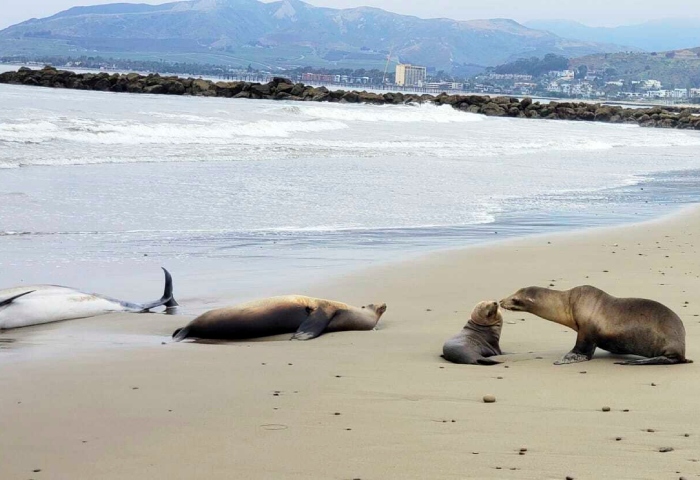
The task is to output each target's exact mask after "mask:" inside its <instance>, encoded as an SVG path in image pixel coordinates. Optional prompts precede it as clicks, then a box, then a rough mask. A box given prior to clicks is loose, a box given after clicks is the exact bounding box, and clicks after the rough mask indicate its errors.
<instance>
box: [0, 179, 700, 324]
mask: <svg viewBox="0 0 700 480" xmlns="http://www.w3.org/2000/svg"><path fill="white" fill-rule="evenodd" d="M99 167H100V166H97V168H99ZM40 168H45V169H50V168H53V167H40ZM88 168H90V169H93V168H95V167H93V166H88ZM652 182H659V183H660V184H661V185H663V184H664V182H667V180H658V179H655V180H653V181H652ZM643 185H644V191H645V194H648V195H650V197H649V199H650V202H651V200H652V199H655V200H654V201H653V202H652V203H651V204H650V205H652V206H651V207H650V206H649V205H647V204H645V203H641V204H639V203H637V204H635V203H630V204H629V205H626V204H620V206H619V209H616V212H615V213H613V214H603V213H602V212H599V211H598V210H596V209H593V210H591V211H587V212H584V213H583V214H582V213H581V212H573V211H572V212H565V211H562V212H557V213H555V214H552V213H548V214H547V215H544V216H542V215H540V214H537V215H534V214H533V213H532V212H531V213H530V214H527V215H521V214H520V213H518V212H514V213H512V214H506V213H499V214H497V215H496V218H495V221H493V222H490V223H484V224H476V225H471V226H463V227H460V228H454V229H452V228H446V227H445V228H442V229H437V230H435V231H430V229H429V230H426V231H422V230H421V229H418V230H412V231H411V233H407V232H403V229H402V230H401V231H402V232H403V233H398V234H397V233H393V234H390V233H387V232H383V231H381V230H373V229H368V230H367V232H366V233H363V232H364V230H361V231H360V232H356V233H355V234H352V235H353V237H352V238H350V239H348V238H346V236H347V234H343V235H341V237H342V238H335V236H334V235H329V234H323V233H321V234H318V235H312V236H308V237H307V236H306V235H305V234H299V235H297V236H292V237H289V236H288V234H285V235H284V236H283V237H280V238H276V239H266V240H265V243H261V244H259V245H258V244H257V243H253V244H252V245H251V246H250V247H245V244H247V243H251V242H254V239H253V238H248V237H247V236H241V235H240V233H234V232H231V233H230V234H229V235H222V236H220V238H219V237H216V238H215V239H212V240H208V241H207V243H203V244H198V245H197V246H196V248H195V246H192V247H191V248H189V249H188V248H184V247H182V246H180V247H179V248H175V249H170V248H168V247H167V246H166V245H165V244H162V245H161V240H153V242H154V243H153V246H152V247H150V248H148V249H147V250H143V252H145V253H146V254H139V255H136V256H134V255H133V250H132V248H133V247H132V244H134V242H136V244H140V243H143V240H139V238H138V237H137V238H132V239H131V240H127V241H126V243H124V246H123V247H120V246H119V245H120V244H122V243H123V242H124V239H122V240H121V241H119V242H116V243H115V240H114V238H121V237H113V235H107V234H105V235H107V236H104V235H102V236H101V235H100V232H94V233H93V234H92V235H91V236H92V237H97V238H95V239H93V240H89V238H86V237H84V236H83V235H80V234H77V235H70V234H65V233H62V234H60V235H51V234H49V235H38V236H32V235H29V236H27V235H9V236H5V237H4V238H2V237H0V240H2V241H3V242H4V246H5V248H6V249H7V252H8V255H9V256H11V257H13V258H14V261H13V262H8V263H7V265H6V268H5V271H4V275H3V276H4V278H5V279H4V283H5V284H6V285H13V284H39V283H47V282H49V283H56V284H61V285H69V286H73V287H75V288H79V289H83V290H85V291H94V292H99V293H102V294H107V295H111V296H114V297H116V298H120V299H124V300H131V301H146V300H149V299H151V297H153V298H155V297H156V296H157V294H158V292H159V289H160V286H161V281H162V275H161V271H160V267H161V266H165V267H166V268H168V269H169V270H170V271H171V272H173V276H174V278H175V295H176V298H177V299H178V300H179V301H180V303H182V304H183V308H182V309H181V310H180V312H181V313H184V314H188V315H197V314H200V313H203V312H204V311H206V310H210V309H212V308H218V307H222V306H225V305H229V304H232V303H241V302H243V301H248V300H252V299H255V298H260V297H264V296H273V295H283V294H292V293H298V292H299V290H302V289H303V290H304V291H306V292H311V293H309V294H310V295H311V296H314V295H313V289H314V287H315V286H317V285H322V284H323V283H326V282H334V281H336V280H337V279H338V278H342V277H343V276H346V275H354V274H357V273H359V272H363V271H366V270H367V269H368V268H382V267H385V266H389V265H396V264H399V265H400V264H402V263H405V262H407V261H408V262H413V261H417V260H420V259H421V258H424V257H427V256H431V255H434V254H438V255H440V254H443V253H449V252H459V251H461V250H463V249H472V248H483V247H487V248H488V247H495V246H499V245H502V244H504V243H507V242H517V241H522V240H527V239H533V238H538V237H542V236H552V235H578V234H581V233H582V232H587V231H589V230H594V231H595V230H597V229H606V228H624V227H627V226H630V225H637V224H640V223H645V222H648V221H651V222H654V221H663V220H664V219H665V218H667V217H669V216H671V217H673V216H675V215H683V212H685V211H687V209H692V208H694V205H696V204H697V203H699V202H700V200H698V199H694V203H692V204H687V203H685V202H687V199H682V198H681V199H677V200H674V198H675V197H673V196H668V197H663V198H662V197H659V198H656V194H655V193H654V191H655V189H654V188H652V186H653V184H649V183H643ZM624 188H629V189H631V190H637V188H638V184H634V185H631V186H628V187H618V188H613V189H611V190H613V191H614V190H618V189H624ZM608 190H609V189H605V190H604V191H608ZM667 190H668V189H667V188H666V189H664V191H666V192H667ZM596 192H597V191H596ZM594 193H595V192H594ZM675 202H678V203H675ZM638 217H641V218H638ZM433 230H434V229H433ZM59 233H60V232H59ZM107 233H109V232H107ZM112 233H115V232H112ZM172 235H173V234H171V233H167V235H166V237H168V238H170V237H172ZM366 235H369V237H367V236H366ZM392 235H393V236H392ZM152 238H155V239H158V238H160V237H158V236H154V237H152ZM172 238H181V244H182V245H185V244H187V242H188V240H187V239H188V238H189V237H187V235H186V234H182V235H180V236H179V237H178V236H177V235H176V236H175V237H172ZM202 238H204V237H202ZM273 240H274V242H273ZM105 242H106V243H105ZM368 242H371V245H369V246H368V245H366V244H367V243H368ZM74 243H75V244H76V245H82V249H81V250H79V251H78V252H82V253H80V257H76V256H75V255H74V254H73V255H71V256H67V255H68V253H66V252H68V251H72V249H71V247H70V245H72V244H74ZM110 244H111V246H110ZM239 244H240V246H239ZM59 245H60V248H61V249H62V251H63V252H64V253H62V254H61V256H60V258H59V257H56V258H55V259H54V258H53V257H50V256H47V257H44V261H42V262H36V261H33V260H32V255H34V253H32V252H36V251H45V252H52V251H53V250H54V249H56V248H59ZM158 245H161V246H160V247H159V246H158ZM219 248H225V250H224V251H223V252H221V253H216V251H217V250H218V249H219ZM259 248H262V249H263V250H259ZM92 251H94V252H99V254H100V256H95V254H91V255H90V254H88V252H92ZM200 252H201V253H200ZM206 252H211V253H210V254H207V253H206ZM208 255H212V256H208ZM52 260H55V262H53V263H52ZM221 262H224V263H223V264H222V263H221ZM222 265H224V266H222ZM86 268H87V269H90V270H92V271H93V272H95V276H94V278H91V279H87V280H86V279H85V278H84V275H83V273H82V272H83V271H84V270H85V269H86ZM47 269H50V271H51V274H50V277H48V278H47V277H46V271H47ZM98 272H102V273H103V274H104V275H100V274H99V273H98Z"/></svg>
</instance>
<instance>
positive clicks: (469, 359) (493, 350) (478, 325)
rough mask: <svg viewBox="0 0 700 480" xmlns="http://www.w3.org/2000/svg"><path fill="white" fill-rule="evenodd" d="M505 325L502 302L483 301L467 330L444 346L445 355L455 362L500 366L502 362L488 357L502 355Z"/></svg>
mask: <svg viewBox="0 0 700 480" xmlns="http://www.w3.org/2000/svg"><path fill="white" fill-rule="evenodd" d="M502 328H503V317H502V316H501V312H500V311H499V309H498V302H479V303H477V304H476V306H475V307H474V310H472V314H471V318H470V319H469V321H468V322H467V324H466V325H465V326H464V329H462V331H461V332H460V333H459V334H458V335H455V336H454V337H452V338H450V339H449V340H448V341H446V342H445V344H444V345H443V346H442V356H443V358H444V359H445V360H449V361H450V362H452V363H467V364H472V365H497V364H499V363H501V362H497V361H496V360H492V359H490V358H486V357H492V356H494V355H501V347H500V346H499V345H498V340H499V339H500V338H501V329H502Z"/></svg>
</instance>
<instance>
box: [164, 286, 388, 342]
mask: <svg viewBox="0 0 700 480" xmlns="http://www.w3.org/2000/svg"><path fill="white" fill-rule="evenodd" d="M385 311H386V304H385V303H382V304H378V305H374V304H370V305H365V306H363V307H362V308H357V307H353V306H350V305H347V304H345V303H341V302H335V301H332V300H323V299H320V298H311V297H305V296H302V295H287V296H282V297H271V298H264V299H261V300H256V301H253V302H249V303H244V304H242V305H236V306H233V307H225V308H219V309H216V310H210V311H208V312H206V313H203V314H202V315H200V316H199V317H197V318H195V319H194V320H192V321H191V322H190V323H189V324H187V326H185V327H184V328H180V329H178V330H175V332H174V333H173V339H174V340H175V341H176V342H179V341H181V340H184V339H186V338H193V337H194V338H207V339H217V340H242V339H246V338H256V337H267V336H270V335H278V334H281V333H291V332H296V333H294V335H293V336H292V340H310V339H312V338H316V337H318V336H319V335H321V334H322V333H325V332H338V331H343V330H372V329H373V328H374V327H376V325H377V322H378V321H379V318H380V317H381V316H382V314H383V313H384V312H385Z"/></svg>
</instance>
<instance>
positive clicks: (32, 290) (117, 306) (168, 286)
mask: <svg viewBox="0 0 700 480" xmlns="http://www.w3.org/2000/svg"><path fill="white" fill-rule="evenodd" d="M163 272H165V291H164V292H163V296H162V297H161V298H160V300H156V301H154V302H149V303H144V304H140V303H131V302H124V301H121V300H117V299H114V298H110V297H106V296H104V295H98V294H96V293H86V292H81V291H80V290H76V289H74V288H69V287H62V286H58V285H27V286H24V287H13V288H7V289H4V290H0V330H4V329H9V328H18V327H27V326H29V325H40V324H43V323H51V322H59V321H61V320H72V319H76V318H85V317H94V316H96V315H102V314H105V313H112V312H135V313H143V312H148V311H150V310H151V309H152V308H156V307H160V306H165V307H166V308H172V307H176V306H177V302H176V301H175V298H174V297H173V279H172V277H171V276H170V273H169V272H168V271H167V270H166V269H165V268H164V269H163Z"/></svg>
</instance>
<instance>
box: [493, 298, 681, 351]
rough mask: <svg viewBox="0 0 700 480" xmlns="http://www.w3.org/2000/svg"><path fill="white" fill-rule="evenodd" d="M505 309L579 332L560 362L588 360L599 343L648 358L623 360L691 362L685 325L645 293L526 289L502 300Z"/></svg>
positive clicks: (604, 347) (606, 347)
mask: <svg viewBox="0 0 700 480" xmlns="http://www.w3.org/2000/svg"><path fill="white" fill-rule="evenodd" d="M500 304H501V307H503V308H505V309H506V310H514V311H517V312H528V313H532V314H534V315H537V316H538V317H542V318H544V319H545V320H549V321H552V322H555V323H559V324H561V325H564V326H566V327H569V328H571V329H573V330H575V331H576V332H578V336H577V337H576V345H574V348H573V350H571V351H570V352H569V353H567V354H566V355H564V357H563V358H562V359H561V360H559V361H558V362H554V363H555V365H561V364H565V363H577V362H585V361H587V360H590V359H591V358H592V357H593V352H595V349H596V347H600V348H602V349H603V350H607V351H608V352H611V353H616V354H631V355H639V356H642V357H647V358H643V359H639V360H627V361H624V362H616V363H618V364H621V365H665V364H666V365H667V364H674V363H691V362H692V360H688V359H686V358H685V328H684V327H683V322H682V321H681V319H680V318H679V317H678V315H676V314H675V313H673V312H672V311H671V310H670V309H669V308H668V307H666V306H664V305H662V304H660V303H658V302H655V301H653V300H646V299H644V298H616V297H613V296H612V295H608V294H607V293H605V292H604V291H602V290H600V289H598V288H595V287H592V286H590V285H583V286H580V287H574V288H572V289H571V290H564V291H560V290H551V289H548V288H541V287H527V288H521V289H520V290H518V291H517V292H515V294H513V295H511V296H510V297H508V298H504V299H503V300H501V302H500Z"/></svg>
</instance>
